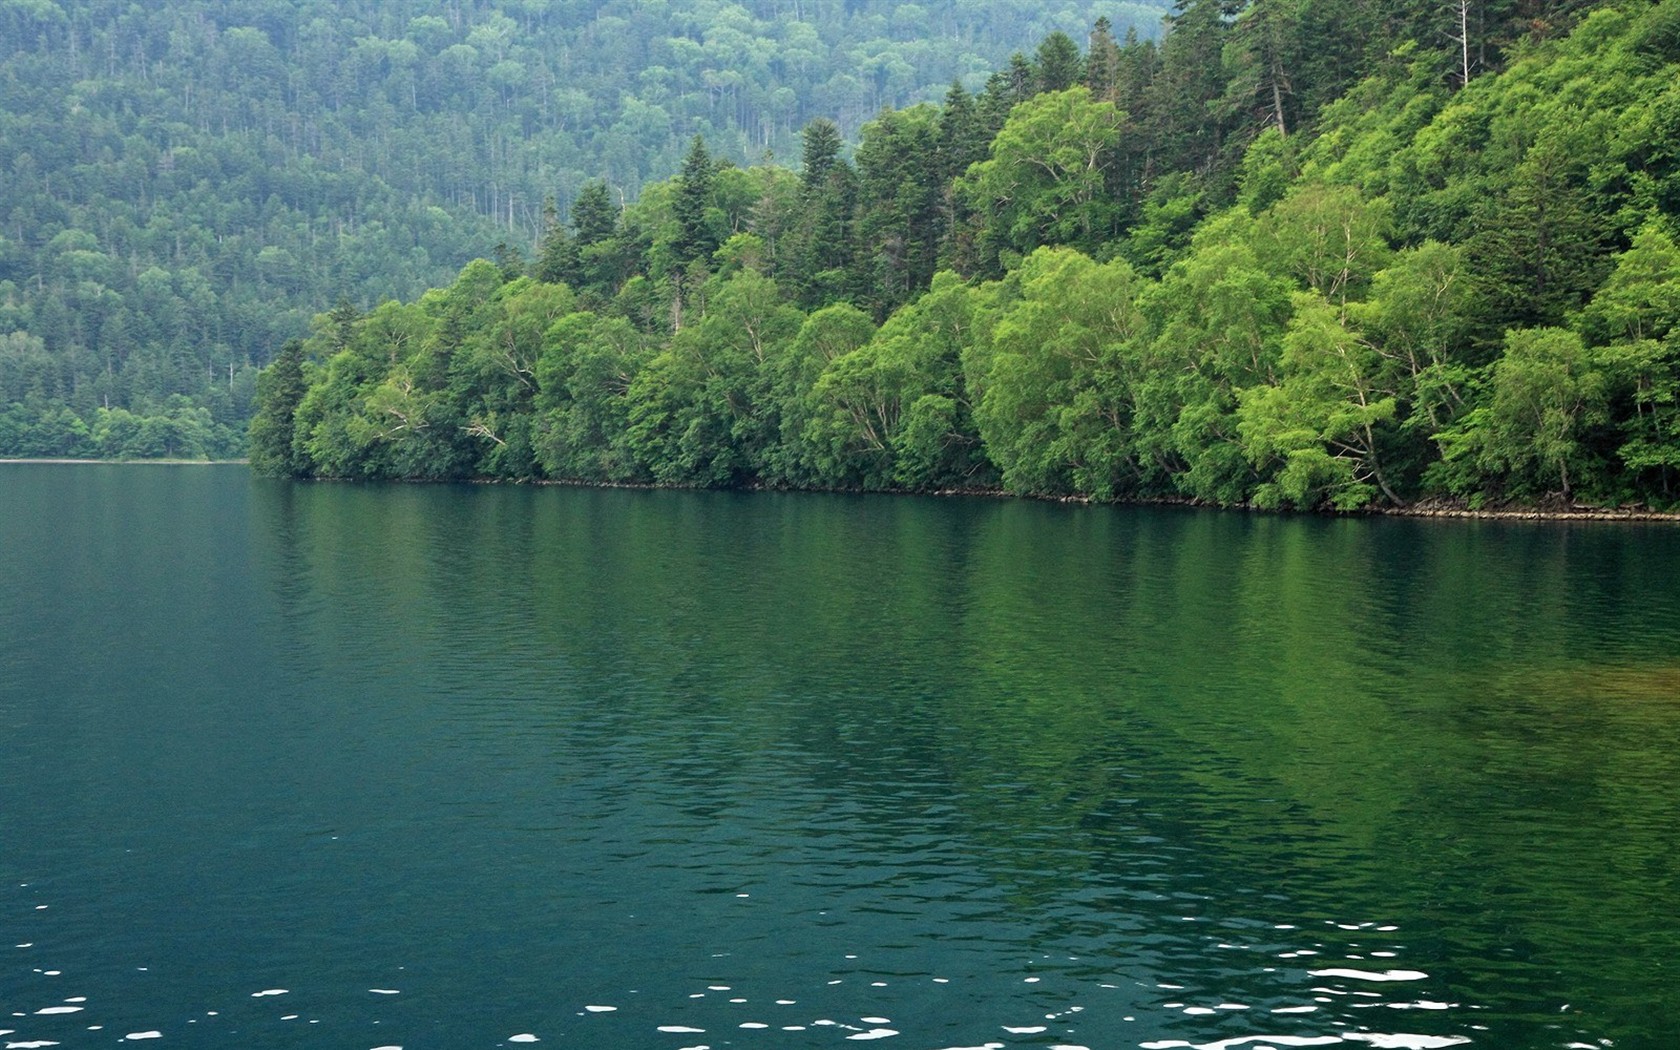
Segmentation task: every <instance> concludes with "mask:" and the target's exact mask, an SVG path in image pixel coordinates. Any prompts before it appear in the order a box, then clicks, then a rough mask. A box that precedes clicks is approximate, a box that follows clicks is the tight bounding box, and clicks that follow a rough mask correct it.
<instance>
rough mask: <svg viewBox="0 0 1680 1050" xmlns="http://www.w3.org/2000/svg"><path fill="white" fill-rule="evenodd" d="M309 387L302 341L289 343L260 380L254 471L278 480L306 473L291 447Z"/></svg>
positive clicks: (253, 436) (253, 443) (254, 425)
mask: <svg viewBox="0 0 1680 1050" xmlns="http://www.w3.org/2000/svg"><path fill="white" fill-rule="evenodd" d="M307 391H308V384H307V383H306V382H305V379H304V374H303V341H302V340H301V339H288V340H287V341H286V343H285V345H284V346H282V347H281V348H280V353H279V354H277V355H276V356H275V358H274V361H273V363H272V364H270V365H269V367H268V368H266V369H264V370H263V372H262V374H261V375H260V376H258V378H257V411H256V413H255V414H254V415H253V416H252V417H251V433H250V457H251V469H252V470H254V471H256V472H257V473H259V474H269V475H273V476H275V477H294V476H299V475H302V474H303V473H305V464H304V463H302V462H300V461H299V458H298V456H297V454H296V453H295V452H294V450H293V447H292V437H293V422H294V419H295V417H296V416H297V409H298V405H299V404H301V403H302V402H303V398H304V394H305V393H307Z"/></svg>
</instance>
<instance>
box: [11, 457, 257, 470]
mask: <svg viewBox="0 0 1680 1050" xmlns="http://www.w3.org/2000/svg"><path fill="white" fill-rule="evenodd" d="M0 463H33V464H50V465H55V466H65V465H68V464H86V465H88V466H100V465H102V464H106V465H110V464H114V465H116V466H123V467H132V466H160V467H225V466H230V465H236V464H237V465H240V466H249V465H250V463H251V461H250V460H248V459H75V458H72V457H69V456H63V457H56V458H55V457H52V456H0Z"/></svg>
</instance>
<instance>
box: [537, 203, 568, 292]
mask: <svg viewBox="0 0 1680 1050" xmlns="http://www.w3.org/2000/svg"><path fill="white" fill-rule="evenodd" d="M578 271H579V258H578V246H577V242H576V241H575V240H573V239H572V238H571V237H570V236H569V235H567V233H566V227H565V226H563V225H562V224H561V222H560V209H559V207H558V206H557V205H556V204H555V203H554V198H553V197H549V198H548V199H547V200H545V201H543V235H542V243H541V244H540V245H539V246H538V249H537V266H536V278H537V280H539V281H542V282H544V283H547V284H568V285H572V286H574V287H575V286H576V285H577V284H578V276H579V273H578Z"/></svg>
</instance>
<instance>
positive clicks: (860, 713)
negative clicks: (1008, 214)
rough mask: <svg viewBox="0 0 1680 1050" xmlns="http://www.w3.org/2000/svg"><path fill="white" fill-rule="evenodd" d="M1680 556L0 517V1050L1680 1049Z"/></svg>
mask: <svg viewBox="0 0 1680 1050" xmlns="http://www.w3.org/2000/svg"><path fill="white" fill-rule="evenodd" d="M1677 582H1680V530H1676V529H1673V528H1666V527H1637V526H1634V527H1629V526H1595V527H1580V526H1574V527H1569V526H1534V525H1523V524H1490V523H1462V522H1407V521H1368V522H1367V521H1326V520H1316V519H1288V518H1264V517H1251V516H1245V515H1241V514H1216V513H1199V512H1188V511H1151V510H1136V509H1112V508H1068V507H1059V506H1046V505H1037V504H1029V503H1005V502H991V501H978V500H976V501H968V500H922V499H907V498H892V497H868V498H855V497H843V496H792V495H733V494H708V493H658V492H618V491H591V490H567V489H541V490H536V489H530V488H514V487H418V486H411V487H356V486H345V485H290V484H285V483H278V482H268V481H262V480H253V479H252V478H251V477H250V476H249V475H248V474H247V473H246V472H245V471H244V470H243V469H242V468H237V467H226V468H224V467H188V468H176V467H139V466H135V467H116V466H32V465H14V466H0V1042H3V1043H4V1045H5V1047H9V1048H22V1047H45V1046H49V1045H54V1044H56V1045H60V1046H63V1047H93V1046H107V1045H111V1044H114V1043H123V1044H125V1045H126V1044H127V1043H128V1042H130V1041H144V1040H147V1039H149V1040H151V1042H149V1043H146V1045H157V1046H159V1047H169V1046H176V1047H233V1046H238V1047H333V1048H340V1047H344V1048H374V1047H399V1046H400V1047H404V1048H407V1050H418V1048H447V1050H453V1048H470V1047H495V1046H501V1045H504V1044H520V1043H530V1042H540V1044H541V1045H548V1046H565V1047H587V1048H631V1050H637V1048H647V1050H681V1048H689V1047H701V1046H705V1047H712V1048H720V1047H740V1048H779V1047H825V1046H834V1047H841V1046H849V1045H852V1043H851V1041H860V1042H861V1041H879V1043H880V1045H882V1046H883V1047H887V1048H891V1047H901V1048H903V1050H942V1048H947V1047H993V1048H1002V1047H1011V1048H1012V1047H1088V1048H1090V1050H1108V1048H1121V1047H1125V1048H1134V1047H1136V1048H1147V1050H1167V1048H1177V1047H1219V1048H1237V1047H1241V1048H1263V1047H1274V1048H1279V1047H1298V1046H1335V1045H1340V1046H1351V1047H1393V1048H1432V1047H1447V1046H1474V1047H1490V1048H1506V1047H1516V1048H1525V1047H1582V1046H1585V1047H1598V1046H1611V1045H1614V1046H1617V1047H1624V1048H1625V1047H1646V1046H1652V1047H1656V1046H1668V1045H1674V1043H1675V1041H1676V1039H1677V1038H1680V974H1677V973H1676V969H1677V967H1680V920H1677V918H1676V915H1677V912H1680V882H1677V876H1680V586H1677Z"/></svg>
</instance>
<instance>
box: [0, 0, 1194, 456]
mask: <svg viewBox="0 0 1680 1050" xmlns="http://www.w3.org/2000/svg"><path fill="white" fill-rule="evenodd" d="M1165 5H1166V0H1141V2H1120V0H1049V2H1045V0H995V2H987V3H984V4H976V3H972V2H969V0H924V2H922V3H919V4H911V3H886V2H857V0H740V2H727V0H688V2H662V0H653V2H650V0H590V2H579V0H172V2H170V3H144V4H140V3H116V2H110V0H0V455H66V454H84V455H85V454H94V455H112V456H150V455H187V456H197V455H204V454H211V455H226V454H230V453H236V452H238V451H239V450H240V449H241V448H242V447H243V440H244V434H245V424H246V420H247V419H248V418H249V415H250V411H251V402H252V396H253V392H254V381H255V375H256V370H257V368H258V367H259V366H261V365H262V364H265V363H266V362H267V361H268V360H269V358H270V357H271V356H272V355H273V353H274V351H275V350H276V349H277V348H278V347H279V346H280V344H281V343H282V342H283V341H284V340H285V339H287V338H289V337H292V336H301V335H304V334H306V333H307V332H308V331H309V320H310V318H311V317H313V316H314V315H315V314H317V313H319V312H321V311H323V310H327V309H329V308H330V307H332V306H333V305H334V304H335V303H338V302H340V301H342V302H345V303H349V304H352V305H354V306H358V307H361V308H366V307H371V306H373V305H374V304H376V303H378V302H380V301H382V300H385V299H389V298H412V297H414V296H416V295H419V294H420V293H421V292H422V291H423V290H424V289H426V288H427V287H430V286H432V285H436V284H440V283H444V282H447V281H449V280H450V279H451V278H452V276H453V275H454V274H455V273H456V272H457V271H459V270H460V268H461V267H462V265H464V264H465V263H466V262H468V261H469V260H471V259H473V258H475V257H479V256H487V257H488V256H493V255H494V254H495V252H496V249H497V245H498V244H506V245H511V246H514V247H515V248H519V249H523V250H525V251H527V252H528V251H529V248H530V246H531V245H532V244H534V243H535V242H536V240H537V239H538V237H539V236H540V234H541V230H542V223H543V215H544V202H545V200H547V199H549V198H552V199H553V200H554V201H555V202H556V205H557V207H559V208H560V209H561V210H562V211H567V212H569V211H570V210H571V208H572V207H573V204H574V202H575V200H576V198H577V196H578V194H579V192H580V191H581V190H582V188H583V187H584V186H585V185H586V184H589V183H591V182H592V181H593V180H600V181H601V184H603V185H605V186H606V187H608V191H609V195H610V197H611V199H612V200H613V201H614V202H622V201H626V200H634V199H636V198H637V197H638V196H639V194H640V192H641V188H642V184H643V182H644V181H645V180H646V179H647V178H649V177H650V176H652V177H665V176H668V175H670V174H671V173H672V172H673V171H675V170H676V168H677V165H678V164H679V163H680V162H681V159H682V155H683V151H684V150H685V149H686V146H687V143H688V140H689V139H690V138H691V137H692V136H693V135H695V134H700V135H703V136H704V137H705V139H706V141H707V142H708V143H709V144H710V146H711V149H712V151H713V153H714V154H716V155H717V156H720V157H728V158H730V159H732V160H734V161H735V162H737V163H741V164H745V163H748V162H759V161H762V160H763V159H764V158H765V157H766V156H767V155H769V156H792V155H795V154H797V152H798V149H799V133H800V129H802V128H803V127H804V126H805V124H806V123H808V122H809V121H810V120H811V119H813V118H814V117H818V116H823V117H828V118H831V119H833V120H835V121H836V122H837V124H838V126H839V128H840V129H841V133H842V134H843V135H845V136H848V137H855V135H856V131H857V128H858V127H859V125H860V124H861V123H862V122H863V121H865V120H866V119H869V118H872V117H873V116H874V115H875V114H876V113H878V112H879V111H880V110H881V108H882V107H883V106H886V105H891V106H900V107H902V106H906V105H909V104H912V103H914V102H917V101H919V100H924V99H936V98H938V97H939V96H941V95H942V94H943V93H944V92H945V90H946V88H947V87H948V86H949V85H950V83H951V82H952V80H953V79H963V80H964V81H966V82H968V83H970V84H971V85H972V86H978V85H979V84H980V83H981V82H982V81H983V80H984V79H985V77H986V76H987V75H989V74H990V73H991V71H993V70H995V69H997V68H1000V67H1001V66H1003V65H1005V64H1006V63H1007V62H1008V59H1009V55H1010V53H1011V52H1012V51H1013V50H1015V49H1016V48H1018V47H1020V46H1022V45H1021V42H1022V41H1031V40H1036V39H1039V38H1040V37H1043V36H1044V35H1046V34H1048V33H1051V32H1053V31H1056V30H1058V29H1059V30H1064V31H1068V32H1073V33H1075V34H1078V33H1080V32H1083V29H1084V27H1086V26H1089V25H1090V24H1091V22H1092V21H1093V20H1094V19H1095V18H1097V17H1108V18H1109V19H1111V20H1112V21H1113V23H1114V24H1115V25H1117V26H1131V25H1135V26H1136V27H1137V29H1138V31H1139V32H1140V33H1141V34H1143V35H1144V36H1146V37H1149V36H1153V35H1156V34H1157V33H1158V32H1159V28H1160V19H1161V15H1162V13H1163V11H1164V9H1165Z"/></svg>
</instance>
